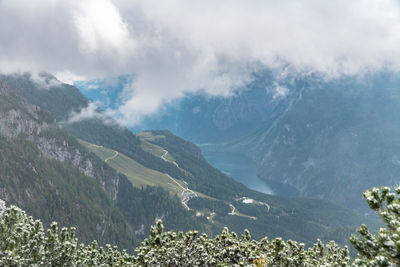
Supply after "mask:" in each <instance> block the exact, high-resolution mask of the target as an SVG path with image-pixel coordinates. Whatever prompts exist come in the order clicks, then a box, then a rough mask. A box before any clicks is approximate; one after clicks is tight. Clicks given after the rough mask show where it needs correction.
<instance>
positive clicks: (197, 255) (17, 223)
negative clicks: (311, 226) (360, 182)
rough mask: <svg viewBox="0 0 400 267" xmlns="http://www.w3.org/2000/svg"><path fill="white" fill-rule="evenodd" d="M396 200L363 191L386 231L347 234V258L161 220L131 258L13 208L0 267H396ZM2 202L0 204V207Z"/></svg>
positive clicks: (4, 218)
mask: <svg viewBox="0 0 400 267" xmlns="http://www.w3.org/2000/svg"><path fill="white" fill-rule="evenodd" d="M395 191H396V193H397V196H396V195H395V194H394V193H392V192H390V189H389V188H388V187H382V189H381V190H379V189H377V188H373V189H371V190H368V191H366V192H364V198H365V199H366V201H367V203H368V204H369V206H370V207H371V209H373V210H375V211H376V212H377V213H378V215H380V217H381V218H382V220H383V222H384V224H385V227H382V228H380V229H379V231H378V233H377V234H373V233H371V232H370V231H369V230H368V228H367V227H366V226H365V225H362V226H361V227H360V228H359V229H358V232H359V234H360V236H358V237H357V236H355V235H353V236H351V238H350V240H351V243H352V244H353V245H354V247H355V248H356V249H357V251H358V253H359V254H358V255H357V257H356V258H355V259H354V260H351V258H350V256H349V251H348V249H347V247H344V248H341V247H339V246H338V245H336V243H335V242H333V241H331V242H329V243H328V244H326V245H324V244H323V243H322V242H321V241H320V240H317V242H316V243H315V244H314V245H312V246H310V247H308V248H306V246H305V244H304V243H299V242H296V241H292V240H288V241H284V240H283V239H282V238H275V239H273V240H269V239H268V238H267V237H264V238H262V239H261V240H259V241H256V240H252V239H251V236H250V232H249V231H247V230H245V231H244V233H243V235H242V236H241V237H240V238H239V237H238V235H237V234H236V233H234V232H229V230H228V228H224V229H223V231H222V233H221V234H219V235H216V236H215V237H213V238H210V237H208V236H207V235H206V234H199V232H198V231H188V232H186V233H183V232H178V233H176V232H173V231H164V226H163V224H162V222H161V221H160V220H159V221H158V222H157V224H156V225H155V226H152V227H151V231H150V236H149V237H148V238H146V239H145V240H144V241H143V242H142V243H141V244H140V246H138V247H137V248H136V249H135V251H134V254H128V253H127V252H126V251H125V250H124V251H122V252H120V251H119V250H118V248H117V247H111V246H110V245H106V246H105V247H104V248H103V247H98V245H97V242H96V241H94V242H92V244H91V245H88V246H86V245H84V244H79V243H78V240H77V239H76V238H75V229H74V228H70V229H67V228H62V229H61V231H59V229H58V226H57V223H52V224H51V226H50V228H49V229H48V230H47V232H46V233H45V231H44V228H43V225H42V223H41V222H40V221H34V220H33V219H32V217H28V216H27V215H26V214H25V212H24V211H22V210H20V209H19V208H17V207H15V206H11V207H9V208H7V209H6V210H5V211H2V210H0V266H27V265H29V266H77V265H78V266H276V267H278V266H287V267H290V266H304V267H308V266H309V267H312V266H343V267H345V266H354V267H373V266H382V267H383V266H399V265H400V260H399V258H400V257H399V255H400V235H399V229H400V199H399V195H400V187H398V188H396V190H395ZM0 204H1V203H0Z"/></svg>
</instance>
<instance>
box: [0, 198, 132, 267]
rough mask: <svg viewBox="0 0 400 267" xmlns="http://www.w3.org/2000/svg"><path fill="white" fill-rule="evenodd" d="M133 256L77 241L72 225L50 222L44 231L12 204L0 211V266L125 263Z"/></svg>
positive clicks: (115, 248) (95, 244)
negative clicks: (65, 225) (63, 225)
mask: <svg viewBox="0 0 400 267" xmlns="http://www.w3.org/2000/svg"><path fill="white" fill-rule="evenodd" d="M132 259H133V257H132V256H130V255H128V254H127V253H126V252H125V251H123V252H120V251H118V249H117V247H113V248H112V247H111V246H110V245H106V246H105V248H102V247H98V246H97V242H96V241H94V242H92V244H91V245H89V246H85V245H83V244H80V245H78V240H77V239H76V238H75V228H69V229H68V228H62V229H61V231H59V229H58V225H57V223H55V222H54V223H52V224H51V227H50V228H49V229H48V230H47V232H46V233H45V231H44V229H43V225H42V223H41V222H40V221H38V220H36V221H34V220H33V219H32V217H28V216H27V215H26V214H25V212H24V211H22V210H20V209H19V208H17V207H15V206H11V207H10V208H8V209H7V210H6V211H5V212H4V213H3V214H2V215H0V266H127V265H128V263H129V262H132Z"/></svg>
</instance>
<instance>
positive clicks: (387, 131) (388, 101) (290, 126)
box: [225, 75, 400, 210]
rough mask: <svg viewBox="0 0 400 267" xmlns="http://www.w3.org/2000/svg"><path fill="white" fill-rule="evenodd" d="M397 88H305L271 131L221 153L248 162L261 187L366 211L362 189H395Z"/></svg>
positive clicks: (399, 133) (376, 84)
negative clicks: (283, 187) (277, 185)
mask: <svg viewBox="0 0 400 267" xmlns="http://www.w3.org/2000/svg"><path fill="white" fill-rule="evenodd" d="M399 88H400V80H399V79H398V78H396V77H395V76H392V75H381V76H374V77H366V79H365V80H363V81H356V80H354V79H352V78H351V79H350V78H349V79H342V80H338V81H335V82H329V83H324V84H323V85H321V86H320V87H319V88H317V87H316V88H309V89H308V90H304V92H303V93H302V96H301V98H299V100H298V101H297V102H296V103H295V104H294V105H293V107H292V108H291V109H289V110H287V111H286V112H285V113H283V114H282V116H281V117H280V118H279V119H277V120H276V121H275V123H274V124H267V123H266V124H262V125H260V127H259V128H258V129H257V130H256V131H254V132H253V133H252V134H249V135H248V136H246V137H245V138H242V139H240V140H238V141H235V142H232V143H231V144H230V145H227V146H226V147H225V148H226V149H227V150H231V151H234V150H236V151H242V152H245V153H247V154H248V155H249V156H251V157H252V158H253V159H254V160H255V161H257V163H258V171H257V173H258V175H259V177H261V178H263V179H265V180H266V181H269V180H272V181H279V182H284V183H288V184H290V185H293V186H295V187H296V188H297V189H298V190H299V191H300V194H301V195H302V196H308V197H319V198H326V199H331V200H334V201H336V202H338V203H341V204H343V205H346V206H348V207H351V208H353V209H360V208H362V209H364V210H366V209H367V206H366V205H365V204H364V202H363V201H362V199H361V198H360V197H359V195H360V194H361V193H362V192H363V190H364V189H365V188H370V187H373V186H379V185H381V184H384V185H388V186H395V185H397V184H398V183H399V181H400V180H399V177H400V160H399V159H400V154H399V151H400V119H399V116H398V114H399V111H400V94H399Z"/></svg>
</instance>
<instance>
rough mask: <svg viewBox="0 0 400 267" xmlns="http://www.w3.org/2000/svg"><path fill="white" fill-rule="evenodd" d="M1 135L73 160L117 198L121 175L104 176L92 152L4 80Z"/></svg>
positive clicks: (49, 155)
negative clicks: (27, 141) (91, 154)
mask: <svg viewBox="0 0 400 267" xmlns="http://www.w3.org/2000/svg"><path fill="white" fill-rule="evenodd" d="M49 118H50V119H49ZM0 135H2V136H5V137H8V138H23V139H26V140H29V141H31V142H33V143H35V144H36V145H37V147H38V148H39V150H40V152H41V154H42V156H43V157H45V158H48V159H54V160H57V161H60V162H65V161H68V162H70V163H71V164H72V165H73V166H74V167H76V168H78V169H79V171H80V172H81V173H82V174H84V175H86V176H89V177H92V178H95V179H97V180H98V181H99V182H100V183H101V185H102V186H103V189H104V190H105V191H106V192H107V194H108V195H109V196H110V197H111V199H113V200H115V199H116V198H117V195H118V184H119V181H118V180H119V177H118V175H115V176H114V177H112V179H109V177H108V178H107V179H106V178H105V177H103V175H102V173H104V170H103V168H102V167H101V166H98V169H97V170H95V168H94V167H95V165H96V163H95V162H93V160H92V159H90V157H89V153H88V152H87V151H86V150H85V149H84V148H83V147H81V146H80V145H79V144H78V143H76V142H75V140H74V139H71V138H68V135H66V134H65V133H64V132H63V130H62V129H61V127H60V126H58V125H57V124H56V123H55V120H54V119H53V118H52V116H51V115H50V114H48V113H47V112H45V111H42V110H41V109H40V108H39V107H38V106H35V105H31V104H29V103H27V101H25V100H24V99H23V98H21V97H19V96H17V95H16V94H15V93H14V91H13V88H11V87H9V86H8V85H7V83H6V82H4V81H1V82H0ZM97 165H99V164H97Z"/></svg>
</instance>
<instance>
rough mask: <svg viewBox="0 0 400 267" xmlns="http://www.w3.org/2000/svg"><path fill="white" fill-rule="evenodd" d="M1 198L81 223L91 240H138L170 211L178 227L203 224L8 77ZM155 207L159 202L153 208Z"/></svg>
mask: <svg viewBox="0 0 400 267" xmlns="http://www.w3.org/2000/svg"><path fill="white" fill-rule="evenodd" d="M0 85H1V87H0V136H1V142H0V145H1V147H0V152H1V153H0V155H1V159H2V160H1V161H0V163H1V173H0V194H1V196H0V198H2V199H4V200H5V201H6V202H7V204H18V205H19V206H21V207H23V208H25V209H26V210H27V211H28V212H29V213H30V214H33V215H35V216H38V217H39V218H41V219H43V220H44V221H45V222H47V223H50V222H51V221H53V220H58V221H60V222H61V223H62V224H64V225H79V227H82V229H83V230H87V231H83V232H82V233H78V234H79V236H80V237H82V238H83V239H84V240H91V239H93V238H95V239H97V240H99V242H101V243H106V242H107V243H111V244H119V245H120V246H122V247H126V248H128V247H130V246H132V244H135V243H137V240H138V239H137V238H136V237H135V236H139V238H140V236H144V235H145V234H146V233H148V231H149V227H150V226H149V225H151V223H153V222H154V220H155V219H157V218H163V219H164V221H165V222H166V224H167V225H168V226H167V227H170V228H171V229H189V228H188V227H189V226H190V227H193V225H197V227H199V228H200V229H203V226H202V225H201V224H199V223H197V222H196V221H195V220H194V219H192V217H191V215H190V213H188V212H187V211H186V210H185V209H184V207H182V206H181V205H180V201H179V199H177V198H174V197H171V196H170V194H169V193H168V192H166V191H165V190H162V189H160V188H151V187H149V188H143V189H140V188H135V187H133V186H132V185H131V183H130V182H129V180H128V179H127V178H126V177H125V176H124V175H122V174H119V173H117V172H116V171H115V170H114V169H112V168H111V167H109V166H108V165H107V164H106V163H104V162H103V161H102V160H101V159H99V158H98V157H97V156H95V155H94V154H92V153H90V152H89V151H87V149H86V148H85V147H83V146H82V145H80V143H79V142H78V141H77V140H76V139H75V138H74V137H72V136H70V135H69V134H68V133H66V132H65V131H64V130H63V129H62V128H60V126H59V125H57V124H55V123H54V121H55V119H54V117H53V116H52V115H51V114H50V113H48V112H47V111H45V110H43V109H41V108H40V107H37V106H34V105H31V104H29V103H28V102H27V101H26V100H24V99H23V98H22V97H20V96H18V95H17V94H16V92H15V91H14V89H13V88H11V87H10V86H8V85H7V84H6V82H4V81H1V82H0ZM149 207H151V208H149Z"/></svg>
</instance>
